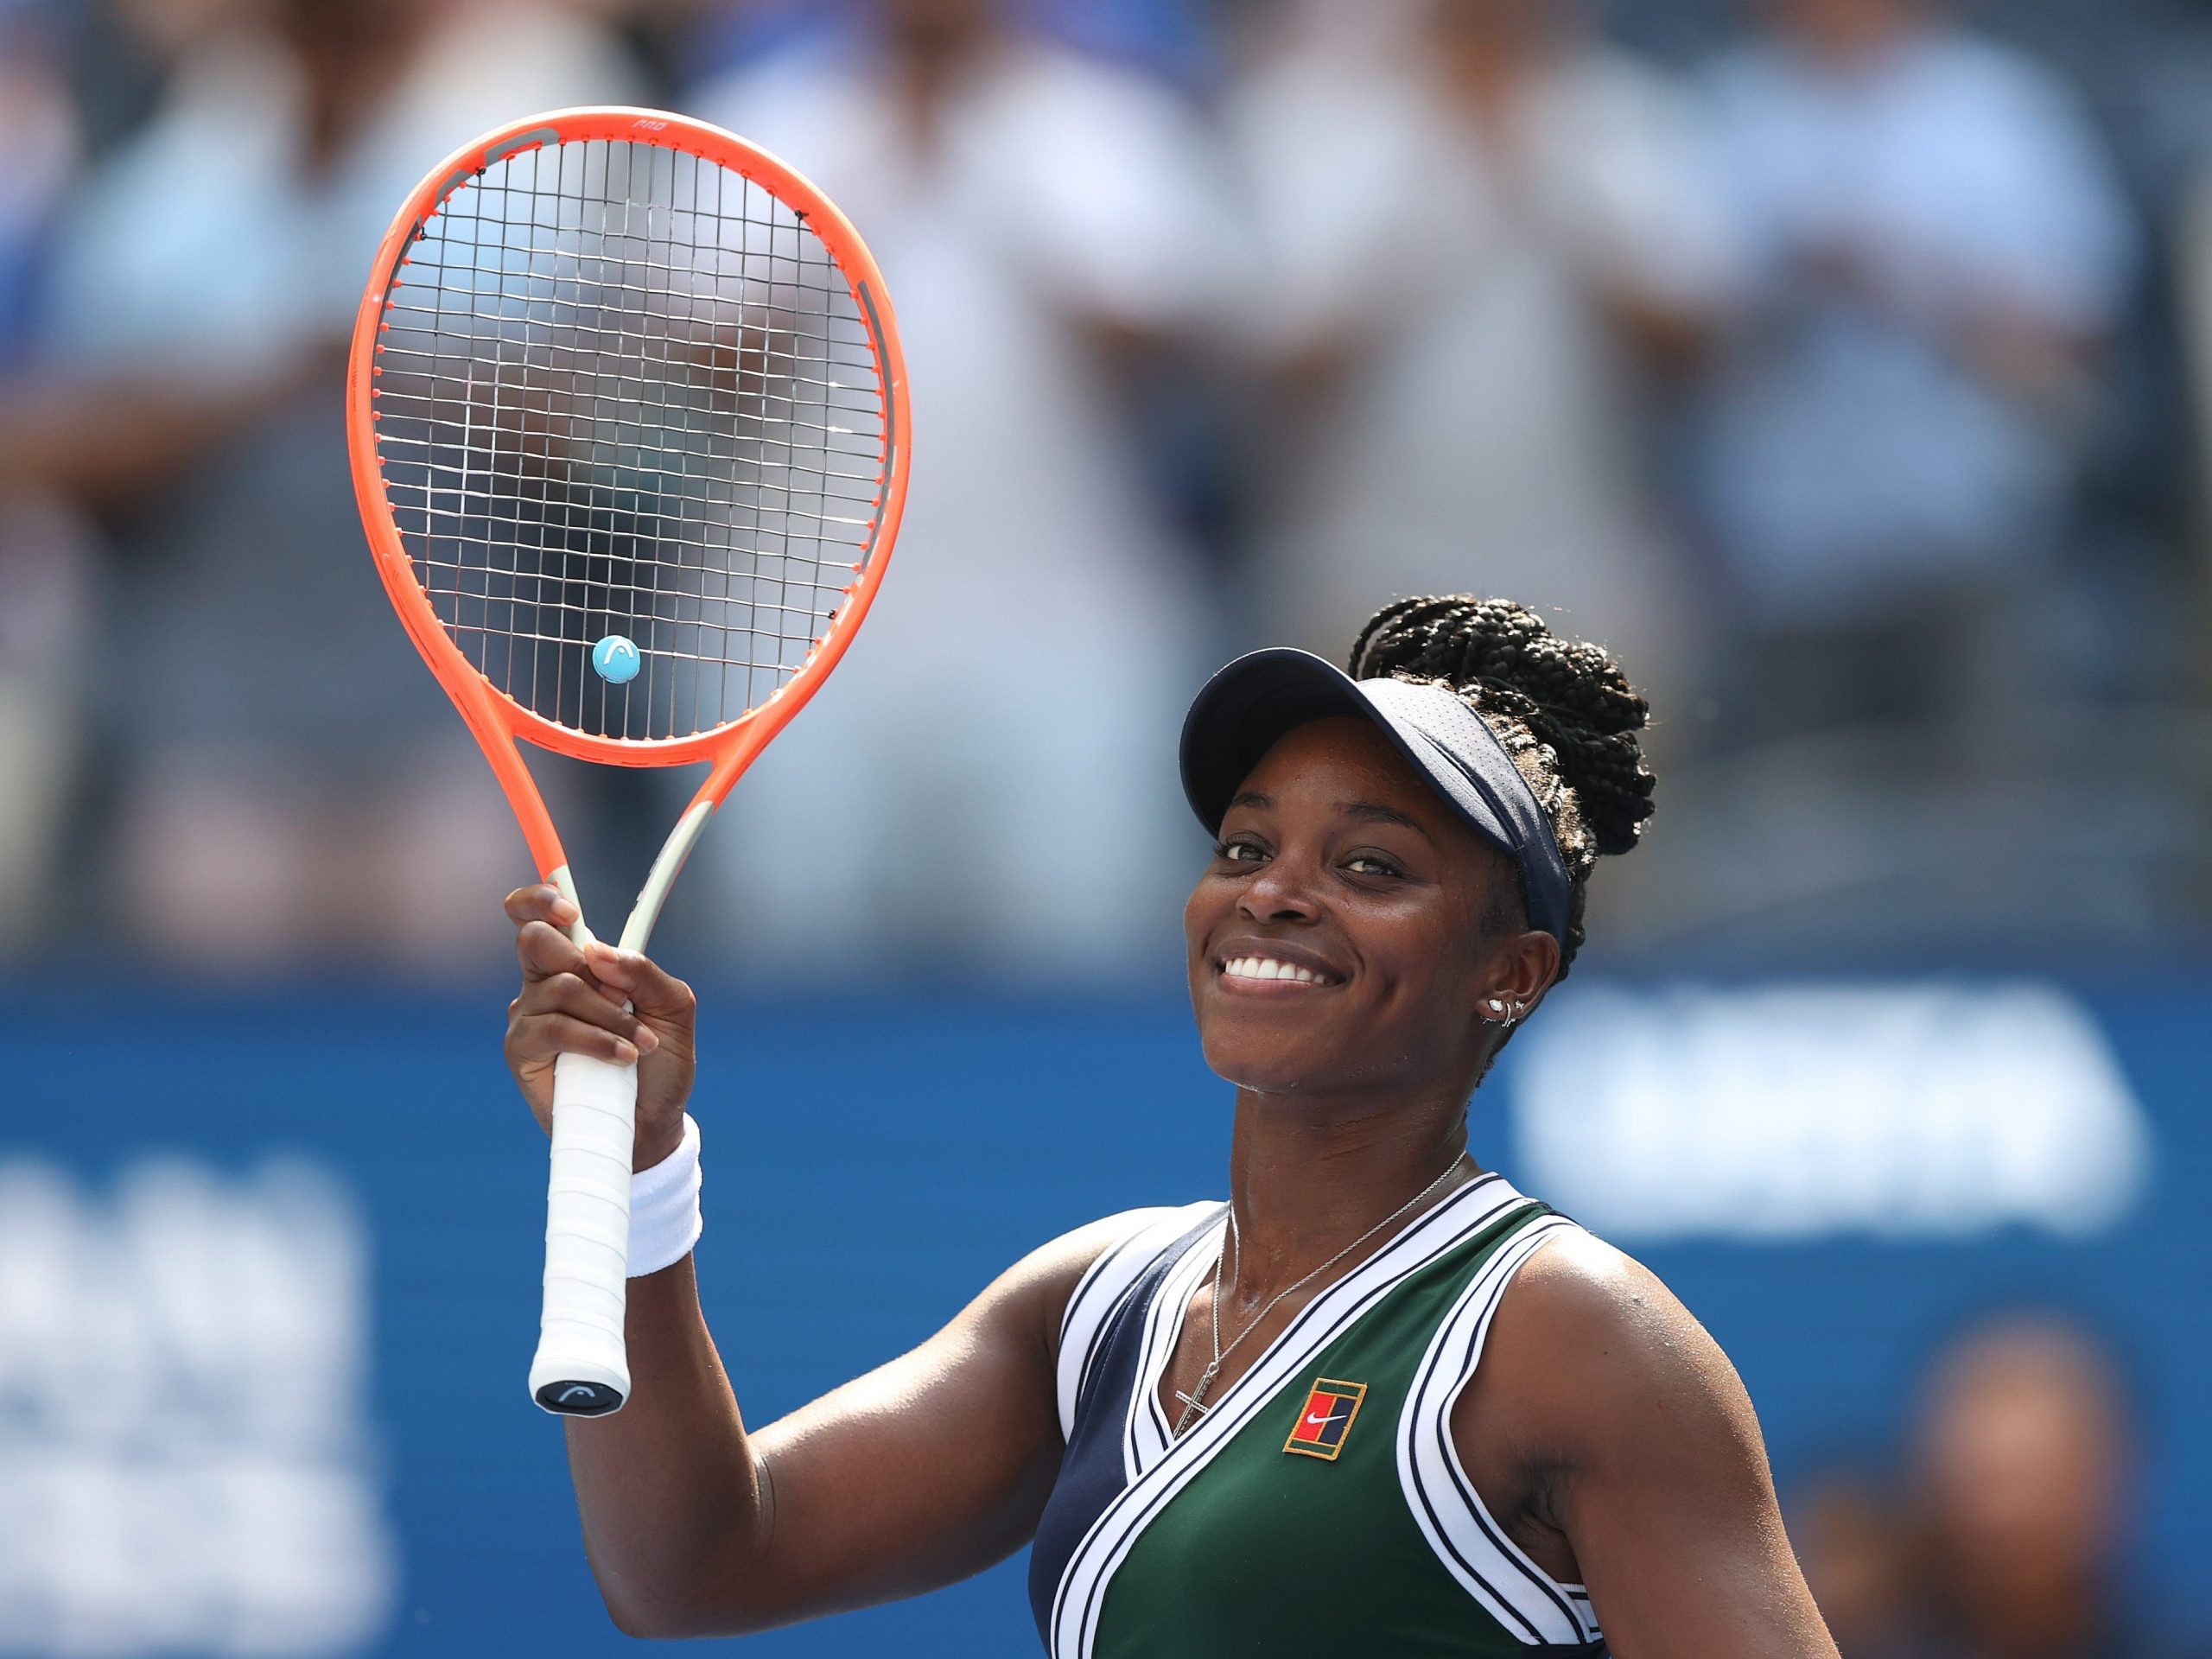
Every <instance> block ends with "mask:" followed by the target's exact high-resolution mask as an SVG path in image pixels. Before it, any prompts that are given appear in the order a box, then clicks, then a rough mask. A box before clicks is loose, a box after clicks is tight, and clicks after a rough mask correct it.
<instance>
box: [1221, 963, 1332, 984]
mask: <svg viewBox="0 0 2212 1659" xmlns="http://www.w3.org/2000/svg"><path fill="white" fill-rule="evenodd" d="M1221 971H1222V972H1223V973H1224V974H1226V975H1227V976H1229V977H1230V978H1231V979H1294V980H1296V981H1297V982H1299V983H1300V984H1301V985H1330V984H1333V983H1335V982H1334V981H1333V980H1332V979H1331V978H1330V977H1329V976H1328V975H1326V974H1317V973H1315V972H1314V971H1313V969H1311V968H1296V967H1293V966H1292V965H1291V964H1290V963H1287V962H1277V961H1276V960H1275V959H1274V957H1230V959H1229V960H1228V961H1227V962H1224V963H1222V965H1221Z"/></svg>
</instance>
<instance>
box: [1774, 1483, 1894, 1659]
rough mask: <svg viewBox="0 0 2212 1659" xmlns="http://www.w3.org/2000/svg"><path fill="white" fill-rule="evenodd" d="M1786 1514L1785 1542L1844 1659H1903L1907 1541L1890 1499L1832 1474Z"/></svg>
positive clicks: (1799, 1498)
mask: <svg viewBox="0 0 2212 1659" xmlns="http://www.w3.org/2000/svg"><path fill="white" fill-rule="evenodd" d="M1789 1508H1790V1516H1789V1541H1790V1542H1791V1543H1792V1544H1794V1545H1796V1549H1797V1558H1798V1560H1799V1562H1800V1564H1801V1565H1802V1567H1804V1569H1805V1582H1806V1583H1807V1585H1808V1586H1811V1589H1812V1592H1813V1599H1814V1600H1815V1601H1816V1602H1818V1603H1819V1604H1820V1609H1821V1618H1824V1619H1826V1620H1827V1627H1828V1634H1829V1635H1831V1636H1833V1637H1834V1638H1835V1644H1836V1646H1837V1648H1838V1649H1840V1650H1841V1652H1842V1654H1843V1656H1844V1659H1910V1656H1911V1655H1912V1654H1913V1648H1912V1646H1911V1634H1912V1624H1913V1608H1914V1602H1913V1590H1914V1586H1915V1578H1914V1574H1913V1573H1912V1570H1911V1569H1912V1540H1911V1538H1910V1535H1909V1534H1908V1531H1907V1529H1906V1526H1905V1523H1904V1517H1903V1516H1901V1515H1900V1514H1899V1513H1898V1511H1897V1505H1896V1504H1895V1503H1893V1502H1892V1501H1891V1498H1890V1496H1889V1494H1887V1493H1886V1492H1885V1491H1882V1490H1881V1488H1880V1487H1879V1486H1878V1485H1877V1484H1874V1483H1873V1482H1872V1481H1869V1480H1867V1479H1866V1478H1863V1477H1860V1476H1858V1475H1852V1474H1836V1475H1830V1476H1827V1477H1826V1478H1822V1479H1821V1480H1819V1481H1817V1482H1815V1484H1813V1485H1812V1486H1810V1487H1809V1488H1808V1489H1807V1490H1806V1491H1803V1492H1802V1493H1800V1494H1798V1495H1797V1497H1796V1501H1795V1502H1794V1503H1791V1504H1790V1506H1789Z"/></svg>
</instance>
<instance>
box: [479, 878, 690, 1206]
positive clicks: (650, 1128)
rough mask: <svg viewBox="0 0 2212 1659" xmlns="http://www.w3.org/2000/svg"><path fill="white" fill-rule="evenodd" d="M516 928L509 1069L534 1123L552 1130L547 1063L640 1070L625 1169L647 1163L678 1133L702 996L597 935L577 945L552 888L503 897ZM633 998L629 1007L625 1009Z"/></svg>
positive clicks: (665, 1151)
mask: <svg viewBox="0 0 2212 1659" xmlns="http://www.w3.org/2000/svg"><path fill="white" fill-rule="evenodd" d="M507 917H508V919H509V920H511V921H512V922H513V923H514V925H515V927H516V929H517V930H518V931H517V932H516V935H515V954H516V955H517V956H518V957H519V958H520V959H521V962H522V995H519V996H518V997H516V998H515V1000H514V1001H512V1002H510V1003H509V1004H508V1005H507V1068H508V1070H510V1071H512V1072H513V1073H514V1074H515V1082H516V1083H517V1084H519V1085H520V1086H521V1089H522V1096H523V1098H524V1100H526V1101H528V1102H529V1103H530V1109H531V1115H532V1116H535V1117H536V1118H537V1123H538V1127H539V1128H542V1129H544V1130H545V1131H546V1132H547V1133H548V1134H550V1133H551V1132H552V1128H553V1062H554V1060H555V1059H556V1058H558V1057H559V1056H561V1055H563V1054H588V1055H591V1056H592V1057H593V1058H595V1059H601V1060H612V1061H613V1062H614V1063H615V1064H616V1065H629V1064H631V1063H632V1061H635V1062H636V1063H637V1067H638V1132H637V1139H636V1141H635V1142H634V1143H633V1144H632V1147H631V1166H632V1168H635V1169H650V1168H652V1166H653V1165H655V1164H657V1163H658V1162H660V1160H662V1159H664V1158H665V1157H667V1156H668V1155H669V1154H671V1153H672V1152H674V1151H675V1150H676V1147H677V1143H678V1142H679V1141H682V1140H683V1103H684V1102H685V1101H686V1100H688V1099H690V1096H691V1073H692V1070H693V1065H694V1059H693V1047H692V1045H693V1040H694V1027H695V1023H696V1014H697V1011H698V1000H697V999H696V997H694V996H693V995H691V988H690V986H689V985H686V984H685V983H684V982H683V981H682V980H680V979H676V978H672V977H671V976H669V975H668V974H665V973H664V972H663V971H662V970H661V969H658V968H657V967H656V966H654V965H653V963H652V962H651V961H649V960H648V959H647V958H645V957H642V956H640V955H639V954H638V953H637V952H635V951H632V950H615V949H614V948H613V946H611V945H606V944H600V943H598V942H597V941H596V940H594V942H593V943H592V944H591V945H590V946H589V947H588V948H582V949H580V948H579V947H578V946H577V945H576V944H575V942H574V941H573V940H571V939H570V938H569V936H568V935H567V934H566V933H565V932H563V931H562V930H563V928H566V927H569V926H570V925H573V924H574V923H575V919H576V907H575V906H574V905H572V904H570V903H569V901H568V900H567V899H564V898H563V897H562V896H561V895H560V893H557V892H556V891H555V890H554V889H553V888H551V887H518V888H517V889H516V890H515V891H514V892H512V893H509V894H508V895H507ZM625 1001H627V1002H628V1003H629V1004H630V1008H629V1009H625V1008H624V1007H623V1006H622V1005H623V1003H624V1002H625Z"/></svg>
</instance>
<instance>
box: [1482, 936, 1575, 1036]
mask: <svg viewBox="0 0 2212 1659" xmlns="http://www.w3.org/2000/svg"><path fill="white" fill-rule="evenodd" d="M1559 964H1560V950H1559V941H1558V940H1557V939H1555V938H1553V937H1552V936H1551V935H1550V934H1548V933H1539V932H1535V931H1530V932H1527V933H1517V934H1516V935H1514V936H1513V937H1512V938H1510V939H1507V940H1505V941H1503V943H1502V944H1500V945H1499V947H1498V949H1497V950H1496V951H1495V952H1494V953H1493V954H1492V955H1491V960H1490V963H1489V971H1487V972H1486V973H1484V975H1483V976H1482V978H1481V981H1480V984H1479V988H1478V992H1477V995H1476V999H1475V1017H1476V1018H1477V1019H1478V1020H1485V1021H1487V1022H1489V1023H1490V1024H1491V1025H1497V1026H1506V1027H1512V1026H1516V1025H1518V1024H1520V1023H1521V1021H1522V1020H1525V1019H1527V1018H1528V1017H1529V1014H1531V1013H1532V1012H1533V1011H1534V1010H1535V1006H1536V1004H1537V1003H1539V1002H1541V1001H1543V997H1544V993H1545V992H1546V991H1548V990H1549V989H1550V988H1551V987H1552V982H1553V981H1554V980H1555V979H1557V978H1558V977H1559Z"/></svg>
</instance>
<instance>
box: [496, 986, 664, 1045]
mask: <svg viewBox="0 0 2212 1659" xmlns="http://www.w3.org/2000/svg"><path fill="white" fill-rule="evenodd" d="M515 1005H516V1012H517V1013H518V1014H519V1015H521V1016H523V1017H524V1018H528V1017H531V1016H533V1015H538V1014H562V1015H565V1016H566V1017H567V1018H569V1019H571V1020H575V1021H577V1022H578V1023H579V1024H582V1025H587V1026H594V1027H597V1028H599V1029H600V1030H601V1031H608V1032H613V1033H614V1034H615V1035H616V1036H618V1037H621V1038H625V1039H627V1040H628V1041H630V1042H631V1043H633V1044H635V1045H636V1046H637V1047H638V1049H639V1051H640V1052H644V1053H647V1054H650V1053H652V1052H653V1050H654V1049H656V1048H658V1047H659V1046H660V1039H659V1037H658V1035H656V1034H655V1033H653V1032H652V1030H651V1029H650V1028H648V1027H646V1025H645V1022H644V1021H643V1020H640V1019H639V1017H638V1016H637V1015H636V1014H632V1012H631V1011H630V1010H629V1009H627V1008H626V1007H623V1006H622V1003H621V1001H620V998H619V995H617V996H610V995H607V992H605V991H604V990H602V989H601V988H599V987H598V986H596V985H594V984H593V983H591V982H590V981H588V980H587V979H585V978H583V977H582V976H579V975H576V974H554V975H551V976H549V977H547V978H544V979H540V980H537V981H534V982H532V983H531V984H530V985H528V986H526V987H524V990H523V994H522V995H520V996H518V997H517V998H516V999H515Z"/></svg>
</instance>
